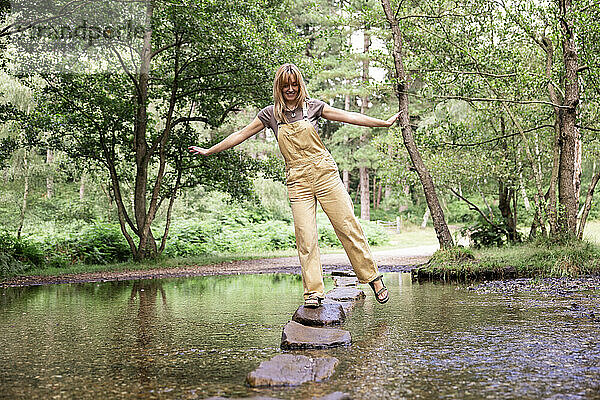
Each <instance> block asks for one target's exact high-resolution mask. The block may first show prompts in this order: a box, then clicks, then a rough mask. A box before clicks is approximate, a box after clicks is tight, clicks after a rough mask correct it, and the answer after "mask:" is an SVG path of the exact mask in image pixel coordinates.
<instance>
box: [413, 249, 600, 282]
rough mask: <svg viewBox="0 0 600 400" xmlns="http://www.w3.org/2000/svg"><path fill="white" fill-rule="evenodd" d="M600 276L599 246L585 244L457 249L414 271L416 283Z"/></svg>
mask: <svg viewBox="0 0 600 400" xmlns="http://www.w3.org/2000/svg"><path fill="white" fill-rule="evenodd" d="M581 275H600V246H599V245H597V244H595V243H591V242H588V241H579V240H564V241H559V242H550V241H547V240H546V241H544V240H538V241H534V242H527V243H522V244H515V245H510V246H506V247H500V248H485V249H479V250H471V249H465V248H462V247H457V248H453V249H448V250H440V251H438V252H436V253H435V254H434V255H433V256H432V257H431V259H430V260H429V262H428V263H427V264H426V265H423V266H421V267H419V268H418V269H416V270H414V271H413V277H414V278H415V279H417V280H433V281H483V280H498V279H515V278H536V277H562V276H571V277H573V276H581Z"/></svg>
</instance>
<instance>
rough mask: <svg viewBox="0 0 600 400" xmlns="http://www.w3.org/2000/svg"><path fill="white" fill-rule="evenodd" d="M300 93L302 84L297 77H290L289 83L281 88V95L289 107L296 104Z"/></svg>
mask: <svg viewBox="0 0 600 400" xmlns="http://www.w3.org/2000/svg"><path fill="white" fill-rule="evenodd" d="M299 93H300V84H299V83H298V80H297V79H296V77H295V76H293V75H289V76H288V79H287V81H286V82H285V83H284V85H283V87H282V88H281V94H282V96H283V99H284V100H285V102H286V103H288V104H289V105H292V104H294V105H295V103H296V99H297V98H298V94H299Z"/></svg>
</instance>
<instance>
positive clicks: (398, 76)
mask: <svg viewBox="0 0 600 400" xmlns="http://www.w3.org/2000/svg"><path fill="white" fill-rule="evenodd" d="M381 4H382V6H383V11H384V13H385V16H386V19H387V21H388V23H389V25H390V28H391V30H392V37H393V41H394V45H393V50H392V56H393V59H394V68H395V79H394V82H395V90H396V95H397V96H398V101H399V110H400V111H401V112H402V114H401V116H400V125H401V130H402V138H403V141H404V145H405V146H406V149H407V151H408V154H409V155H410V158H411V161H412V163H413V166H414V167H415V169H416V170H417V174H418V175H419V180H420V181H421V184H422V185H423V191H424V193H425V199H426V200H427V206H428V207H429V211H430V213H431V217H432V219H433V226H434V228H435V232H436V235H437V238H438V241H439V243H440V247H441V248H448V247H452V246H454V241H453V240H452V236H451V235H450V230H449V229H448V225H447V224H446V220H445V217H444V211H443V210H442V207H441V206H440V203H439V200H438V197H437V193H436V190H435V186H434V184H433V180H432V179H431V175H430V174H429V171H428V170H427V167H426V166H425V164H424V163H423V160H422V158H421V155H420V153H419V150H418V149H417V146H416V144H415V140H414V138H413V134H412V128H411V126H410V120H409V114H408V104H409V103H408V95H407V91H408V85H407V76H406V72H405V68H404V63H403V54H402V51H403V49H402V45H403V40H402V32H401V31H400V27H399V25H398V21H397V19H396V17H395V14H394V12H393V11H392V8H391V6H390V2H389V0H381Z"/></svg>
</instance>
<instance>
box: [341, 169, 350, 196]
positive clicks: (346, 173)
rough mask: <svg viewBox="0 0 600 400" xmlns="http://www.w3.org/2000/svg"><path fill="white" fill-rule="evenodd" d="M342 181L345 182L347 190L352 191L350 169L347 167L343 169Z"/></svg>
mask: <svg viewBox="0 0 600 400" xmlns="http://www.w3.org/2000/svg"><path fill="white" fill-rule="evenodd" d="M342 181H343V182H344V187H345V188H346V192H348V193H350V171H348V170H347V169H345V170H343V171H342Z"/></svg>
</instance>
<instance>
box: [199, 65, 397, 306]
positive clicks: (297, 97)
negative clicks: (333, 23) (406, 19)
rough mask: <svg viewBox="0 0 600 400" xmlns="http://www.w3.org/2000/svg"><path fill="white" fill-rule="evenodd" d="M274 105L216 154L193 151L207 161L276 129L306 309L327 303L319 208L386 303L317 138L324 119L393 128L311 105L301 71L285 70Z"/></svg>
mask: <svg viewBox="0 0 600 400" xmlns="http://www.w3.org/2000/svg"><path fill="white" fill-rule="evenodd" d="M273 99H274V105H271V106H268V107H266V108H264V109H262V110H261V111H260V112H259V113H258V115H257V116H256V118H254V120H253V121H252V122H251V123H250V124H249V125H248V126H246V127H245V128H243V129H242V130H240V131H238V132H235V133H232V134H231V135H229V136H228V137H227V138H225V139H224V140H223V141H221V142H220V143H217V144H216V145H214V146H212V147H211V148H210V149H204V148H201V147H197V146H190V147H189V150H190V152H191V153H193V154H201V155H204V156H207V155H209V154H213V153H218V152H220V151H223V150H227V149H229V148H231V147H233V146H236V145H238V144H240V143H241V142H243V141H244V140H246V139H248V138H249V137H251V136H253V135H255V134H256V133H258V132H260V131H261V130H262V129H263V128H265V127H267V128H271V129H272V130H273V132H274V133H275V137H276V138H277V141H278V144H279V149H280V150H281V154H282V155H283V158H284V159H285V165H286V183H287V187H288V194H289V199H290V203H291V207H292V215H293V218H294V228H295V232H296V247H297V249H298V256H299V258H300V265H301V266H302V282H303V285H304V305H305V306H306V307H318V306H320V305H321V301H322V299H323V298H324V293H323V291H324V287H323V269H322V266H321V261H320V254H319V246H318V245H317V223H316V202H317V200H318V201H319V203H320V204H321V207H322V208H323V211H325V213H326V214H327V216H328V217H329V220H330V221H331V224H332V225H333V229H334V230H335V233H336V235H337V236H338V238H339V239H340V241H341V242H342V245H343V246H344V250H346V254H347V255H348V258H349V259H350V263H351V264H352V268H353V269H354V272H355V273H356V276H357V278H358V280H359V282H360V283H369V285H370V286H371V287H372V288H373V291H374V292H375V297H376V299H377V301H378V302H380V303H385V302H386V301H387V300H388V298H389V295H388V291H387V289H386V287H385V285H384V283H383V277H382V275H380V274H379V272H378V269H377V265H376V264H375V262H374V261H373V256H372V255H371V250H370V249H369V245H368V243H367V240H366V238H365V234H364V232H363V230H362V228H361V226H360V224H359V223H358V220H357V219H356V217H355V216H354V207H353V206H352V200H351V199H350V195H349V194H348V192H347V191H346V189H345V187H344V184H343V183H342V181H341V179H340V175H339V172H338V168H337V165H336V163H335V161H334V160H333V157H332V156H331V154H329V152H328V151H327V149H325V146H324V145H323V142H322V141H321V138H320V137H319V134H318V133H317V121H318V120H319V118H321V117H323V118H327V119H329V120H332V121H340V122H346V123H350V124H354V125H360V126H368V127H389V126H391V125H392V124H393V123H394V122H395V121H396V119H397V118H398V115H399V113H398V114H395V115H393V116H392V117H391V118H389V119H388V120H387V121H384V120H381V119H377V118H371V117H368V116H366V115H363V114H359V113H354V112H347V111H344V110H340V109H337V108H333V107H330V106H329V105H327V104H325V103H324V102H322V101H320V100H315V99H311V98H309V97H308V94H307V92H306V85H305V84H304V80H303V79H302V74H301V73H300V70H299V69H298V67H296V66H295V65H293V64H284V65H282V66H281V67H279V69H278V70H277V73H276V74H275V81H274V83H273Z"/></svg>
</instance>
